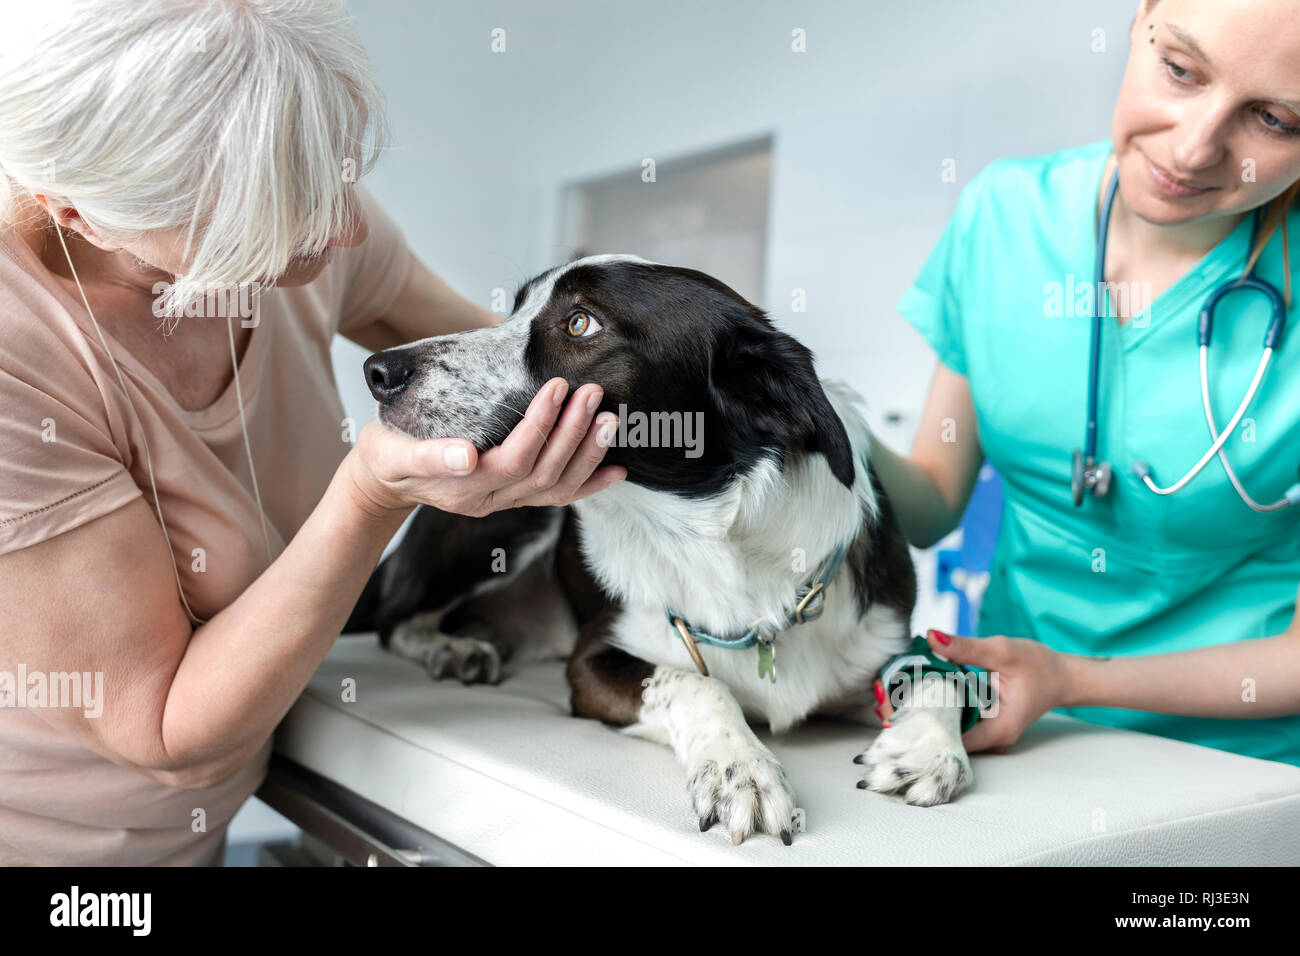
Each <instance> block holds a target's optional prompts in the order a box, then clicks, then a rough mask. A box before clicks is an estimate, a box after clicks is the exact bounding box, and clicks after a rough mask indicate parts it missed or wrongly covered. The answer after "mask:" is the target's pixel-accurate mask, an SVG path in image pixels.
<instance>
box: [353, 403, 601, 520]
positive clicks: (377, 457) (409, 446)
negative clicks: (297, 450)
mask: <svg viewBox="0 0 1300 956" xmlns="http://www.w3.org/2000/svg"><path fill="white" fill-rule="evenodd" d="M566 391H567V383H566V382H565V381H564V379H558V378H557V379H552V380H551V381H549V382H547V383H546V384H545V385H543V386H542V388H541V389H540V390H539V391H538V393H537V395H536V396H535V397H534V398H533V400H532V402H531V403H529V406H528V411H527V413H526V414H525V415H524V418H523V420H522V421H521V422H520V423H519V424H518V425H517V426H515V429H514V430H513V431H512V432H511V433H510V434H509V435H507V436H506V439H505V441H503V442H502V443H501V444H500V445H499V446H497V447H495V448H489V449H488V450H487V451H485V452H483V453H482V454H480V453H479V452H478V450H477V449H476V448H475V447H474V446H473V445H472V444H471V443H470V442H468V441H465V440H464V439H460V438H431V439H427V440H423V441H421V440H420V439H417V438H412V437H411V436H409V435H405V434H403V433H401V432H398V431H396V430H394V429H391V428H389V427H387V426H386V425H383V424H382V423H380V422H379V421H378V420H372V421H369V422H367V423H366V425H365V427H363V428H362V429H361V434H360V435H358V436H357V444H356V447H355V448H353V449H352V451H351V452H350V453H349V454H348V456H347V458H346V459H345V460H344V463H343V467H344V468H345V469H347V476H348V480H349V483H350V487H351V490H352V492H353V494H352V498H353V500H354V501H355V502H356V504H357V506H358V507H359V508H361V510H363V511H365V512H366V513H367V514H370V515H372V516H374V517H377V518H385V517H391V516H392V515H394V514H397V513H402V512H406V511H409V510H410V509H411V508H412V507H414V506H415V505H419V504H427V505H431V506H432V507H434V508H437V509H439V510H440V511H448V512H452V513H454V514H461V515H468V516H470V517H475V518H478V517H482V516H484V515H488V514H492V513H493V512H494V511H503V510H506V509H508V508H518V507H523V506H545V505H565V504H568V503H570V502H572V501H577V500H578V499H579V498H585V497H586V496H587V495H590V494H593V493H595V492H597V491H600V490H602V489H603V488H607V487H608V486H609V485H612V484H613V483H614V482H616V481H620V480H622V479H623V478H625V477H627V469H625V468H624V467H623V466H621V465H608V466H606V467H603V468H599V470H597V469H598V467H599V465H600V462H601V459H603V458H604V456H605V452H606V450H607V449H608V446H609V439H610V438H612V436H613V429H614V428H616V427H617V424H618V419H617V417H616V416H614V415H612V414H609V413H604V414H602V415H601V416H600V417H599V419H597V422H596V427H592V416H593V415H594V414H595V410H596V408H597V406H599V404H600V399H601V390H600V387H599V386H596V385H584V386H582V387H581V388H579V389H578V391H577V392H576V393H575V394H574V401H571V402H569V403H568V405H567V407H564V395H565V392H566ZM562 407H563V414H561V408H562ZM602 432H603V434H602ZM548 439H549V440H548ZM599 439H603V440H604V444H601V443H600V441H599ZM457 466H460V467H457Z"/></svg>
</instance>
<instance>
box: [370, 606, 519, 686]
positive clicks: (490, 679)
mask: <svg viewBox="0 0 1300 956" xmlns="http://www.w3.org/2000/svg"><path fill="white" fill-rule="evenodd" d="M446 616H447V615H446V612H444V611H427V612H425V613H423V614H417V615H415V616H414V617H411V618H408V619H407V620H405V621H402V622H401V623H400V624H398V625H397V627H396V628H395V629H394V630H393V633H392V636H391V638H390V639H389V645H388V649H389V650H391V651H392V652H393V653H395V654H397V655H398V656H399V657H405V658H406V659H407V660H412V661H416V662H417V663H420V664H423V665H424V667H425V668H426V669H427V670H428V672H429V676H430V677H432V678H433V679H434V680H441V679H442V678H443V677H451V676H455V677H458V678H459V679H460V680H461V681H462V682H463V683H466V684H475V683H486V684H497V683H500V681H501V675H502V664H503V663H504V661H505V660H506V659H507V657H508V656H509V655H508V652H507V653H503V651H502V648H501V647H500V646H498V642H497V641H496V640H495V637H496V635H495V633H494V632H493V630H492V628H491V627H490V626H489V625H488V624H486V623H485V622H482V621H467V622H464V623H462V624H460V625H458V626H457V627H456V633H454V634H449V633H446V632H445V631H443V630H442V625H443V622H444V619H445V618H446Z"/></svg>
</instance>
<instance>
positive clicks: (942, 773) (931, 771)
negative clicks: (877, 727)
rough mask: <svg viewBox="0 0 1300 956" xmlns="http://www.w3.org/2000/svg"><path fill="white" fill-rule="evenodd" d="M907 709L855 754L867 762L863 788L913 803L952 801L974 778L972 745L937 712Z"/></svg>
mask: <svg viewBox="0 0 1300 956" xmlns="http://www.w3.org/2000/svg"><path fill="white" fill-rule="evenodd" d="M904 714H906V719H902V718H903V715H902V714H900V715H899V719H896V720H895V721H894V722H893V726H892V727H890V728H889V729H886V730H883V731H881V733H880V735H879V736H878V737H876V740H875V742H874V743H872V745H871V746H870V747H868V748H867V749H866V750H864V751H863V752H862V753H860V754H858V757H859V758H861V759H857V758H855V760H854V762H855V763H859V764H861V765H862V767H863V771H862V779H861V780H859V781H858V788H859V789H860V790H874V791H875V792H877V793H892V794H897V795H898V796H901V797H902V798H903V800H904V801H905V802H906V803H910V804H912V805H913V806H919V807H932V806H936V805H938V804H941V803H947V802H949V801H950V800H952V799H953V798H955V797H956V796H957V795H958V794H960V793H962V792H963V791H965V790H966V789H968V788H969V787H970V785H971V783H972V782H973V780H974V774H973V773H972V772H971V767H970V760H969V758H967V756H966V750H965V748H963V747H962V745H961V742H960V741H959V740H954V739H953V737H952V735H951V734H950V733H949V732H948V731H947V730H946V729H945V728H944V727H943V725H942V723H941V722H940V720H939V718H937V717H936V716H935V715H934V714H932V713H927V712H925V711H912V712H910V713H909V712H906V711H905V712H904Z"/></svg>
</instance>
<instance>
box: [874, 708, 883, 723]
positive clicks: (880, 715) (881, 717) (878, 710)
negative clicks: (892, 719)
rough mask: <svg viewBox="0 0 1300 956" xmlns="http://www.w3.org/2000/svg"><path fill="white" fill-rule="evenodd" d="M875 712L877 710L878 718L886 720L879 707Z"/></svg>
mask: <svg viewBox="0 0 1300 956" xmlns="http://www.w3.org/2000/svg"><path fill="white" fill-rule="evenodd" d="M875 710H876V716H877V717H879V718H880V719H881V720H884V719H885V715H884V714H882V713H881V712H880V708H879V707H877V708H876V709H875Z"/></svg>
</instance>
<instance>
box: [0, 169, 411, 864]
mask: <svg viewBox="0 0 1300 956" xmlns="http://www.w3.org/2000/svg"><path fill="white" fill-rule="evenodd" d="M358 188H359V189H360V187H358ZM360 192H361V198H362V200H363V204H364V206H365V209H366V213H367V217H368V222H369V226H370V234H369V237H368V238H367V240H366V241H365V242H364V243H362V244H361V245H360V246H357V247H354V248H336V249H335V250H334V254H333V257H332V258H331V261H330V262H329V264H328V265H327V266H326V267H325V268H324V270H323V271H322V273H321V274H320V275H319V276H318V277H317V278H316V279H314V280H313V281H312V282H310V283H309V284H307V285H304V286H301V287H297V288H277V289H273V290H271V291H270V292H269V293H266V294H265V295H263V296H262V298H261V301H260V308H259V309H258V311H257V313H255V316H254V318H255V320H256V321H257V324H256V325H255V326H254V327H253V330H252V334H251V337H250V339H249V341H248V345H247V348H246V351H245V353H244V355H243V357H242V358H241V360H240V365H239V381H240V386H241V388H242V392H243V400H244V407H245V415H246V419H247V422H248V428H249V441H250V445H251V448H252V454H253V457H254V460H255V461H256V466H257V478H258V483H259V485H260V489H261V492H262V502H263V505H264V506H265V508H266V513H267V519H268V530H269V532H270V535H271V547H272V552H273V554H276V555H278V554H279V552H280V551H282V550H283V549H284V546H285V542H286V541H288V540H289V539H291V538H292V537H293V535H294V534H295V533H296V532H297V530H298V528H299V527H300V526H301V525H302V523H303V521H304V520H305V519H306V518H307V516H308V514H310V512H311V511H312V509H313V508H315V507H316V504H317V502H318V501H319V500H320V497H321V495H322V494H323V493H324V491H325V488H326V486H327V485H328V484H329V481H330V478H331V476H332V475H333V473H334V471H335V470H336V469H337V467H338V465H339V463H340V462H341V461H342V460H343V458H344V456H345V455H346V454H347V452H348V449H349V448H350V445H349V444H348V440H347V434H348V433H347V430H346V429H345V423H344V411H343V405H342V402H341V401H340V399H339V395H338V390H337V387H336V384H335V381H334V373H333V368H332V366H331V364H330V341H331V339H332V338H333V337H334V334H335V333H336V332H339V331H345V332H346V331H350V330H353V329H356V328H361V327H363V326H365V325H366V324H368V323H370V322H373V321H374V320H375V319H377V318H378V317H379V316H380V315H381V314H383V312H384V311H385V309H386V308H387V307H388V306H389V305H390V304H391V302H392V301H393V299H394V298H395V297H396V295H397V293H398V291H399V290H400V289H401V287H402V285H403V283H404V282H405V281H406V277H407V275H408V273H409V270H410V268H411V255H410V252H409V250H408V249H407V247H406V243H405V241H404V238H403V236H402V234H401V231H400V230H399V229H398V227H397V226H396V224H395V223H394V222H393V220H392V219H391V218H390V217H389V216H388V215H387V214H386V213H385V212H384V211H383V210H382V209H381V208H380V207H379V206H378V204H377V203H376V202H375V201H374V199H373V198H372V197H371V196H370V195H369V193H368V192H366V191H365V190H364V189H360ZM92 306H93V303H92ZM181 321H182V322H186V321H225V320H224V319H182V320H181ZM105 337H106V338H107V339H108V343H109V347H110V348H111V349H112V352H113V357H114V358H115V359H116V360H117V364H118V366H119V367H120V368H121V370H122V374H123V376H124V378H125V380H126V385H127V388H128V389H130V391H131V398H132V400H133V403H134V408H135V411H134V412H133V411H132V408H131V405H129V404H128V403H127V402H126V400H125V399H124V398H123V396H122V394H121V390H120V388H119V385H118V382H117V378H116V375H115V374H114V372H113V368H112V365H111V364H110V363H109V361H108V359H107V357H106V356H105V355H104V353H103V349H102V348H101V346H100V342H99V338H98V336H97V335H96V333H95V330H94V327H93V325H92V324H91V322H90V318H89V316H88V315H87V314H86V310H85V307H84V306H83V305H82V303H81V301H80V300H79V299H77V298H74V297H73V296H70V295H69V294H68V293H67V292H66V291H65V290H64V289H63V288H62V287H61V286H59V285H57V284H56V283H55V282H54V280H53V279H52V277H50V276H49V274H48V273H47V272H45V270H44V268H43V266H41V265H40V263H39V261H38V260H37V259H36V257H35V255H34V254H33V253H32V251H31V249H30V248H29V247H28V246H27V245H26V244H25V243H23V242H22V241H21V240H20V239H19V238H18V237H17V236H15V235H12V234H6V232H5V231H4V230H0V408H3V409H4V412H3V414H2V415H0V554H5V553H8V552H10V551H15V550H17V549H19V548H25V547H29V546H30V545H33V544H36V543H37V542H40V541H44V540H45V539H47V538H50V537H53V536H54V535H57V534H60V533H62V532H64V531H68V530H70V529H72V528H76V527H79V526H80V525H83V524H85V523H86V522H88V521H93V520H94V519H96V518H98V517H101V516H102V515H106V514H108V513H109V512H111V511H113V510H115V509H117V508H120V507H122V506H123V505H125V504H127V503H128V502H130V501H132V500H134V499H135V498H136V497H137V496H139V495H141V494H143V495H144V496H145V500H146V501H147V502H149V504H150V509H151V510H152V508H153V493H152V490H151V488H150V483H149V474H148V471H147V469H146V466H145V458H144V445H143V443H142V442H141V435H142V434H144V435H147V436H148V442H149V448H150V450H151V451H152V453H153V464H154V474H155V477H156V479H157V483H158V494H159V499H160V502H161V505H162V511H163V516H164V517H165V518H166V521H167V530H168V532H169V534H170V536H171V544H172V548H173V553H174V554H175V557H176V563H177V566H178V567H179V569H180V575H181V584H182V586H183V588H184V590H185V597H186V599H187V600H188V601H189V604H190V607H191V608H192V609H193V611H194V613H195V614H197V615H199V616H200V617H202V618H204V619H209V618H211V617H212V615H214V614H216V613H217V612H218V611H220V610H221V609H222V608H223V607H225V606H226V605H228V604H229V603H231V602H232V601H233V600H234V599H235V598H236V597H238V596H239V595H240V594H241V593H242V592H243V591H244V589H245V588H246V587H248V585H249V584H250V583H251V582H252V581H253V580H254V579H255V578H256V577H257V576H258V575H260V574H261V573H262V571H263V570H264V569H265V568H266V566H267V558H266V549H265V547H264V544H263V539H262V530H261V523H260V521H259V519H258V513H257V505H256V502H255V499H254V497H253V493H252V484H251V481H250V477H249V470H248V462H247V460H246V456H245V451H244V440H243V435H242V432H241V430H240V424H239V409H238V406H237V405H236V399H235V385H234V382H233V381H232V382H231V383H230V385H229V386H228V387H227V388H226V390H225V391H224V392H223V393H222V394H221V396H220V397H219V398H218V399H217V400H216V401H215V402H213V403H212V404H211V405H210V406H208V407H207V408H204V409H200V410H197V411H187V410H185V409H182V408H181V407H180V406H179V405H177V404H176V402H175V401H174V400H173V399H172V397H171V395H170V394H168V392H167V391H166V390H165V389H164V388H163V386H162V385H161V383H160V382H159V381H158V379H157V378H155V376H154V375H152V374H151V373H150V372H149V371H148V369H146V368H145V367H144V366H143V365H141V364H140V363H139V362H138V361H136V360H135V359H134V358H133V357H132V356H131V355H130V354H129V353H128V352H127V351H126V350H125V349H124V348H123V347H122V346H121V345H120V344H119V343H117V342H115V341H114V340H113V339H112V337H111V336H108V335H107V333H105ZM357 374H358V375H360V374H361V370H360V368H358V369H357ZM137 413H138V416H139V417H137ZM51 422H52V423H53V434H54V435H55V436H56V438H57V440H55V441H49V440H46V439H47V438H48V437H49V435H50V433H51V432H50V428H49V426H50V424H51ZM359 425H360V423H358V427H359ZM158 533H159V535H161V534H162V529H161V527H160V528H159V531H158ZM195 548H202V549H203V552H204V563H203V566H202V568H201V570H197V571H196V570H194V567H195V561H194V559H193V557H192V556H191V555H192V552H193V549H195ZM87 586H91V587H93V581H91V582H87ZM139 639H140V640H147V639H148V635H145V634H142V635H139ZM12 653H13V652H12V651H11V652H7V653H6V652H4V651H3V650H0V675H2V674H3V673H6V672H7V673H9V674H11V675H15V677H16V676H17V675H18V674H19V671H20V667H21V666H22V664H23V662H22V661H19V660H9V659H7V657H8V656H12ZM103 679H104V682H105V684H108V683H109V682H110V681H112V680H113V673H112V667H111V663H109V664H107V669H106V670H105V672H104V678H103ZM4 703H5V702H4V701H0V704H4ZM8 703H9V704H10V705H9V706H0V864H8V865H13V864H72V865H75V864H89V865H94V864H112V865H140V864H203V863H209V864H213V863H215V864H218V865H219V864H220V859H219V856H220V852H221V849H222V846H223V845H224V842H225V840H224V837H225V830H226V825H227V824H228V823H229V821H230V818H231V817H232V816H234V814H235V811H236V810H238V809H239V807H240V805H241V804H242V803H243V802H244V801H245V800H246V799H247V798H248V796H249V795H250V794H252V793H253V792H254V791H255V790H256V789H257V788H258V786H259V785H260V784H261V782H262V780H263V778H264V777H265V775H266V766H267V759H268V757H269V755H270V750H271V741H270V740H269V739H268V740H267V742H266V744H265V745H264V746H263V747H262V749H261V751H259V753H258V755H257V757H256V759H254V760H253V761H251V762H250V763H249V764H248V765H247V766H246V767H244V768H243V769H242V771H241V772H240V773H238V774H237V775H235V776H234V777H233V778H232V779H230V780H227V781H226V782H224V783H222V784H220V785H219V786H216V787H211V788H209V789H204V790H180V789H175V788H172V787H168V786H165V785H163V784H161V783H158V782H156V781H154V780H153V779H151V778H149V777H146V776H144V775H142V774H140V773H138V772H135V771H133V770H130V769H127V768H124V767H121V766H118V765H117V764H114V763H112V762H111V761H109V760H107V759H105V758H104V757H102V756H100V755H98V754H96V753H95V752H93V751H91V750H89V749H87V748H85V747H83V746H81V745H79V744H78V743H76V742H75V741H73V740H71V739H70V738H68V737H67V736H66V735H65V734H63V733H61V732H60V731H58V730H56V729H54V727H52V726H51V725H50V724H48V723H47V722H46V721H45V720H43V719H42V718H41V716H40V711H39V710H38V709H35V708H23V707H15V706H12V704H13V701H12V699H10V700H9V702H8ZM200 809H201V810H202V811H203V814H201V815H200V814H196V812H195V811H196V810H200ZM196 819H205V824H204V826H205V829H203V830H201V831H200V832H196V824H195V821H196Z"/></svg>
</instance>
